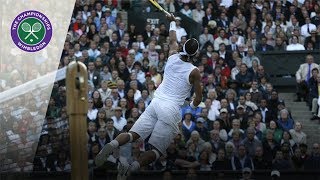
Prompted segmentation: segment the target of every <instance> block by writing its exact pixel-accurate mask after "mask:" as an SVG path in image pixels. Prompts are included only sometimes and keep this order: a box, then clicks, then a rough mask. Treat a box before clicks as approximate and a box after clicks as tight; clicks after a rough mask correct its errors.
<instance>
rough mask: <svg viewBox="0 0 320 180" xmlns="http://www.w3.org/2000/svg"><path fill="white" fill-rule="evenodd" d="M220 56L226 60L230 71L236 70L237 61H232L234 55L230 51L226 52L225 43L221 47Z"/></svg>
mask: <svg viewBox="0 0 320 180" xmlns="http://www.w3.org/2000/svg"><path fill="white" fill-rule="evenodd" d="M218 53H219V56H220V57H222V58H223V59H225V62H226V63H227V65H228V66H229V68H230V69H232V68H234V67H235V66H236V63H235V61H234V60H233V59H232V54H231V53H230V52H228V51H226V45H225V44H224V43H221V44H220V45H219V51H218Z"/></svg>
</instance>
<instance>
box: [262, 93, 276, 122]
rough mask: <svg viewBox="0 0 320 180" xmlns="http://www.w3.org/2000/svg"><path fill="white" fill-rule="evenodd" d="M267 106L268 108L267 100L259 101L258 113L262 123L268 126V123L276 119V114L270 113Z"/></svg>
mask: <svg viewBox="0 0 320 180" xmlns="http://www.w3.org/2000/svg"><path fill="white" fill-rule="evenodd" d="M267 106H268V104H267V100H266V99H261V100H260V104H259V109H258V111H260V113H261V117H262V122H264V123H265V124H266V125H267V126H268V125H269V123H270V121H271V120H274V119H275V118H276V116H275V114H276V112H272V111H271V110H269V109H268V108H267Z"/></svg>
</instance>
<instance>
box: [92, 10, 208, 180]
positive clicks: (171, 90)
mask: <svg viewBox="0 0 320 180" xmlns="http://www.w3.org/2000/svg"><path fill="white" fill-rule="evenodd" d="M168 19H169V20H170V29H169V39H170V45H169V46H170V51H169V54H170V56H169V58H168V61H167V64H166V68H165V72H164V77H163V81H162V83H161V85H160V86H159V87H158V88H157V90H156V91H155V93H154V96H155V97H154V98H153V100H152V101H151V103H150V105H149V106H148V107H147V108H146V110H145V111H144V112H143V113H142V114H141V115H140V117H139V118H138V120H137V121H136V123H135V124H134V125H133V127H132V128H131V129H130V131H129V133H121V134H120V135H119V136H118V137H117V138H116V139H115V140H113V141H111V142H110V143H108V144H107V145H106V146H105V147H104V148H103V149H102V150H101V151H100V152H99V154H98V155H97V156H96V158H95V163H96V165H97V166H101V165H102V164H104V162H105V161H106V159H107V157H108V156H109V155H110V154H111V153H112V152H113V150H114V149H117V148H118V147H119V146H122V145H125V144H127V143H130V142H134V141H136V140H137V139H142V140H145V139H146V138H147V137H150V138H149V141H148V142H149V144H150V145H151V150H149V151H146V152H145V153H143V154H142V155H141V156H140V157H139V158H138V159H137V160H136V161H134V162H132V163H131V164H128V163H126V162H120V165H119V168H118V177H119V178H126V176H127V175H128V174H130V172H133V171H136V170H138V169H139V168H140V167H143V166H146V165H148V164H150V163H152V162H154V161H156V160H157V159H159V157H160V156H161V155H165V154H166V149H167V148H168V147H169V145H170V144H171V142H172V140H173V139H174V137H175V136H176V135H177V134H178V132H179V126H178V123H179V122H180V121H181V108H180V107H181V106H182V105H183V104H184V103H185V99H186V98H188V97H189V96H190V92H191V89H192V88H193V89H194V92H195V94H196V96H195V98H194V99H193V101H192V102H191V103H190V107H192V108H193V109H195V108H197V107H198V105H199V104H200V103H201V101H202V89H201V84H200V79H201V75H200V72H199V70H198V68H197V67H195V66H194V65H193V64H192V61H193V57H194V56H195V55H196V54H197V52H198V50H199V43H198V41H197V40H196V39H194V38H192V39H188V40H187V41H186V42H185V43H184V44H183V49H182V51H180V52H179V45H178V43H177V34H176V31H177V23H176V21H175V17H174V16H173V14H171V15H170V16H168ZM116 111H117V110H116ZM116 113H117V112H116ZM120 115H121V112H120ZM115 125H116V124H115Z"/></svg>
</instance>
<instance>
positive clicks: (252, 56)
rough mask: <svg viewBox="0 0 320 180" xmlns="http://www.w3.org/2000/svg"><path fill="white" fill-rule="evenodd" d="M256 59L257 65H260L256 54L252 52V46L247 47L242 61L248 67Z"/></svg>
mask: <svg viewBox="0 0 320 180" xmlns="http://www.w3.org/2000/svg"><path fill="white" fill-rule="evenodd" d="M254 60H256V61H257V62H258V65H260V60H259V58H258V57H257V56H255V54H254V49H253V48H252V47H249V48H248V54H247V56H245V57H243V58H242V62H243V63H245V64H246V65H247V67H248V68H251V67H252V62H253V61H254Z"/></svg>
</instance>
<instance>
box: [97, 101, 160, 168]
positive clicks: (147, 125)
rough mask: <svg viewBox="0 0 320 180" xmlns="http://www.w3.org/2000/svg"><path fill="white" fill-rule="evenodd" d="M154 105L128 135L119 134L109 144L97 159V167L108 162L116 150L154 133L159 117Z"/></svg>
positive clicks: (149, 107) (148, 108)
mask: <svg viewBox="0 0 320 180" xmlns="http://www.w3.org/2000/svg"><path fill="white" fill-rule="evenodd" d="M153 104H154V103H152V102H151V104H150V105H149V106H148V107H147V109H146V110H145V111H144V113H142V114H141V116H140V117H139V119H138V120H137V121H136V122H135V124H134V125H133V127H132V128H131V129H130V131H129V132H128V133H121V134H119V135H118V136H117V137H116V138H115V139H114V140H112V141H111V142H110V143H107V144H106V145H105V146H104V147H103V148H102V150H101V151H100V152H99V154H98V155H97V156H96V158H95V164H96V166H101V165H103V164H104V162H105V161H106V160H107V158H108V156H109V155H110V154H111V153H112V152H113V150H114V149H115V148H118V147H119V146H122V145H124V144H126V143H129V142H134V141H136V140H137V139H139V138H142V139H143V140H144V139H146V138H147V137H148V136H149V135H150V134H151V132H152V130H153V128H154V126H155V124H156V122H157V116H156V114H155V110H154V107H153V106H154V105H153Z"/></svg>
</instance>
